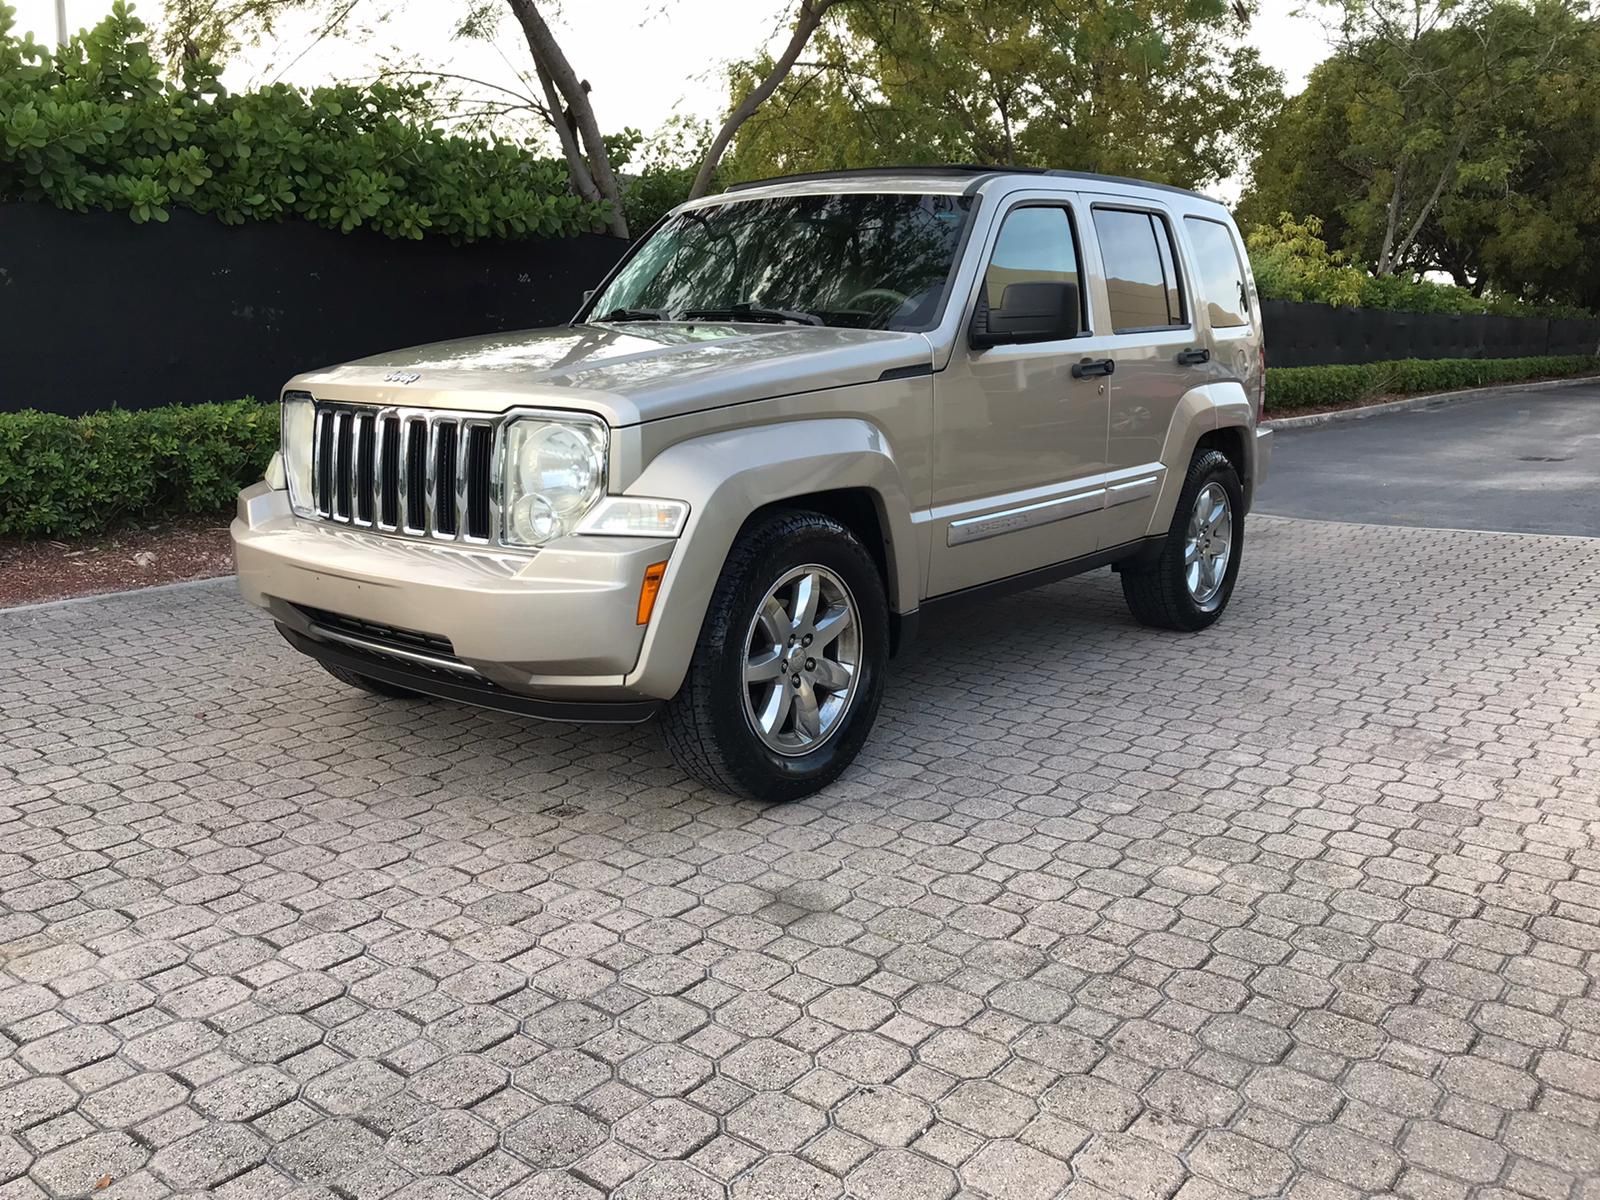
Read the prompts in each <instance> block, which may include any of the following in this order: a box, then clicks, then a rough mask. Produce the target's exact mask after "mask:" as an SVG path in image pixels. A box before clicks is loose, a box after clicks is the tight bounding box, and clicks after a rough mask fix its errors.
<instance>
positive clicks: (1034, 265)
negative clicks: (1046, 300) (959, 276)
mask: <svg viewBox="0 0 1600 1200" xmlns="http://www.w3.org/2000/svg"><path fill="white" fill-rule="evenodd" d="M1013 283H1070V284H1072V285H1073V286H1074V287H1076V288H1078V289H1079V290H1078V304H1079V306H1080V308H1081V306H1082V305H1083V285H1082V284H1081V283H1080V282H1079V279H1078V246H1077V239H1076V237H1075V236H1074V234H1073V231H1072V218H1071V217H1070V216H1069V215H1068V213H1067V210H1066V209H1064V208H1049V207H1034V206H1028V207H1024V208H1014V209H1012V210H1011V211H1010V212H1009V213H1007V214H1006V220H1005V224H1004V225H1002V226H1001V227H1000V237H999V239H998V240H997V241H996V242H995V244H994V256H993V257H992V258H990V260H989V269H988V270H987V271H985V272H984V275H983V286H984V293H985V294H986V295H987V296H988V299H989V307H990V308H999V307H1001V304H1002V301H1004V299H1005V294H1006V288H1008V287H1010V286H1011V285H1012V284H1013ZM1079 323H1080V325H1081V324H1082V323H1083V322H1082V319H1081V313H1080V320H1079Z"/></svg>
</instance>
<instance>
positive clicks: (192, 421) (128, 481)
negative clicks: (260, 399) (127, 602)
mask: <svg viewBox="0 0 1600 1200" xmlns="http://www.w3.org/2000/svg"><path fill="white" fill-rule="evenodd" d="M277 447H278V406H277V405H276V404H258V403H257V402H256V401H254V400H251V399H244V400H235V401H233V402H232V403H229V404H195V405H171V406H169V407H166V408H152V409H145V410H142V411H130V410H127V409H107V410H105V411H103V412H96V413H90V414H89V415H88V416H83V417H64V416H60V415H57V414H54V413H42V412H32V411H28V412H17V413H0V536H22V537H48V536H71V535H74V534H83V533H95V532H99V531H101V530H103V529H107V528H110V527H112V526H114V525H115V524H117V523H118V522H119V521H123V520H127V519H130V518H135V517H138V518H157V517H164V516H172V515H174V514H178V513H191V512H215V511H217V510H218V509H220V508H223V507H225V506H226V505H228V504H231V503H232V502H233V498H234V495H235V494H236V493H237V492H238V490H239V489H240V488H241V487H243V486H244V485H246V484H248V483H251V482H253V481H254V480H257V479H259V478H261V473H262V471H263V470H265V469H266V465H267V460H268V459H269V458H271V457H272V452H273V451H274V450H276V449H277Z"/></svg>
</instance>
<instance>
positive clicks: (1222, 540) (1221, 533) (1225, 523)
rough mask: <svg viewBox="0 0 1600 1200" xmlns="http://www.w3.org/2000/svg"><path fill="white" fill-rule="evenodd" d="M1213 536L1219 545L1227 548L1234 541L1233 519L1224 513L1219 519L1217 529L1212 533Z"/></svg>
mask: <svg viewBox="0 0 1600 1200" xmlns="http://www.w3.org/2000/svg"><path fill="white" fill-rule="evenodd" d="M1211 536H1212V538H1213V539H1215V541H1216V543H1217V545H1219V546H1223V547H1226V546H1227V545H1228V543H1229V542H1230V541H1232V540H1233V517H1232V516H1231V515H1230V514H1229V513H1227V512H1224V513H1223V514H1222V516H1221V518H1219V519H1218V521H1217V525H1216V528H1215V529H1213V530H1212V531H1211Z"/></svg>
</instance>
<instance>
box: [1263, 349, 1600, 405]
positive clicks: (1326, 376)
mask: <svg viewBox="0 0 1600 1200" xmlns="http://www.w3.org/2000/svg"><path fill="white" fill-rule="evenodd" d="M1597 371H1600V355H1592V354H1576V355H1550V356H1548V357H1540V358H1435V359H1421V358H1407V359H1400V360H1398V361H1395V362H1381V363H1363V364H1361V365H1359V366H1326V367H1269V368H1268V369H1267V411H1268V412H1269V413H1277V412H1285V411H1292V410H1294V409H1297V408H1335V407H1338V406H1339V405H1342V404H1352V403H1356V402H1358V401H1361V400H1368V399H1371V398H1372V397H1375V396H1389V395H1392V396H1404V395H1417V394H1421V393H1426V392H1447V391H1452V390H1455V389H1458V388H1473V387H1487V386H1488V385H1490V384H1495V383H1520V382H1523V381H1525V380H1529V379H1543V378H1559V377H1561V376H1567V375H1584V374H1589V373H1592V372H1597Z"/></svg>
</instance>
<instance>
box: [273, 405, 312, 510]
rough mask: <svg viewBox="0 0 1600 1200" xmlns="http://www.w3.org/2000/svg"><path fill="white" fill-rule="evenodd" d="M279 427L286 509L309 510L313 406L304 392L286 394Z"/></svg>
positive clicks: (310, 502) (310, 501) (310, 505)
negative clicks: (287, 484) (285, 477)
mask: <svg viewBox="0 0 1600 1200" xmlns="http://www.w3.org/2000/svg"><path fill="white" fill-rule="evenodd" d="M279 424H280V426H281V428H282V449H281V450H280V451H279V453H281V454H282V455H283V472H284V474H285V475H286V476H288V480H289V507H290V508H292V509H294V511H295V512H297V513H306V514H308V513H310V512H311V511H312V499H311V443H312V441H313V440H314V438H315V436H316V428H317V406H316V402H315V401H313V400H312V399H311V397H310V396H308V395H307V394H306V393H305V392H286V393H284V397H283V410H282V413H281V420H280V422H279Z"/></svg>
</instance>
